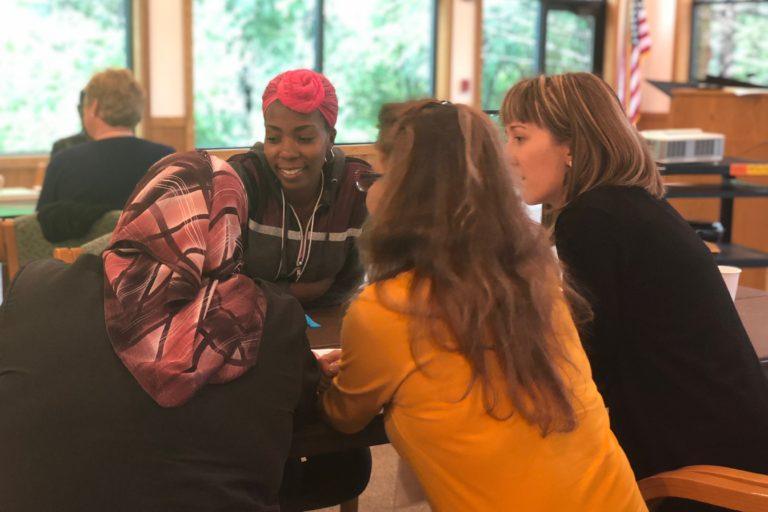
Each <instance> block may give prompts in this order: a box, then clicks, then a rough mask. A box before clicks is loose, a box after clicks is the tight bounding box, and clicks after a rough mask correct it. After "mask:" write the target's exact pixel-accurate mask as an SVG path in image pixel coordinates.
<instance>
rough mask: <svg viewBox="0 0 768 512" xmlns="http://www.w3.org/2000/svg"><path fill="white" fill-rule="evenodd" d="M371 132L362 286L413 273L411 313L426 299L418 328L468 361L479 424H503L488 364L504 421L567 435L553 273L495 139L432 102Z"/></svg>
mask: <svg viewBox="0 0 768 512" xmlns="http://www.w3.org/2000/svg"><path fill="white" fill-rule="evenodd" d="M379 123H380V128H381V131H380V134H379V139H378V142H377V148H378V150H379V152H380V155H381V158H382V162H383V165H384V166H385V167H386V168H387V170H388V171H387V175H386V180H387V181H388V186H387V187H386V188H385V189H384V190H383V191H382V196H381V198H380V201H379V203H378V207H377V210H376V214H375V215H374V216H373V217H372V218H371V219H369V221H368V224H367V226H366V229H365V230H364V234H363V236H362V237H361V239H360V246H361V249H362V255H363V258H364V262H365V264H366V268H367V271H368V276H369V279H370V281H371V282H372V283H377V282H381V281H384V280H387V279H390V278H393V277H394V276H396V275H398V274H400V273H401V272H405V271H412V272H413V280H412V284H411V298H412V301H411V302H412V303H417V302H419V303H423V302H424V301H423V300H418V299H417V297H422V296H423V295H422V292H423V291H424V290H428V298H427V301H426V302H427V304H428V305H427V306H426V307H427V311H426V312H425V313H424V314H423V315H422V316H421V318H419V320H422V319H423V320H424V321H425V322H427V323H428V324H431V325H432V326H433V329H432V330H431V332H433V333H439V332H443V333H445V332H446V331H447V333H448V335H449V339H450V341H446V344H445V346H446V348H449V349H451V350H457V351H458V352H459V353H461V354H462V355H464V356H465V357H466V358H467V360H468V361H469V363H470V365H471V368H472V372H473V381H474V380H479V381H480V382H481V383H482V384H483V386H484V391H485V393H484V399H485V408H486V410H487V411H488V413H489V414H491V415H492V416H494V417H496V418H499V419H503V418H501V416H502V415H501V414H496V412H495V411H496V406H497V405H498V404H499V403H500V399H501V398H503V396H502V395H500V394H499V393H498V392H496V390H497V389H499V388H498V382H493V379H492V378H491V374H492V369H491V368H490V367H489V366H488V364H489V362H488V360H487V355H488V354H489V353H494V354H495V355H496V360H498V362H499V365H500V368H501V371H502V374H503V376H504V381H505V382H504V386H503V389H504V390H505V391H506V393H505V394H506V395H507V396H508V398H509V400H510V403H511V405H512V406H513V408H514V410H515V411H517V412H518V413H519V414H521V416H522V417H523V418H524V419H525V420H527V421H528V422H529V423H531V424H534V425H537V426H538V427H539V428H540V430H541V432H542V433H543V434H545V435H546V434H547V433H548V432H552V431H560V432H564V431H570V430H572V429H573V428H574V427H575V425H576V415H575V412H574V408H573V406H572V404H571V398H572V397H571V393H570V391H569V389H568V388H567V386H566V385H565V383H564V382H563V380H562V378H561V371H560V367H561V365H562V364H563V363H565V362H566V357H565V350H564V345H563V344H562V342H561V340H559V339H558V337H557V335H556V333H555V330H554V326H553V316H554V311H555V308H557V307H558V303H559V302H562V294H561V292H560V289H559V285H560V277H559V267H558V263H557V261H556V259H555V257H554V255H553V253H552V251H551V250H550V247H549V241H548V238H547V235H546V234H545V233H544V231H543V230H542V229H541V228H540V226H539V225H538V224H536V223H534V222H533V221H531V220H530V219H529V217H528V215H527V213H526V211H525V209H524V207H523V205H522V203H521V201H520V199H519V197H518V194H517V191H516V190H515V188H514V185H513V180H512V177H511V174H510V172H509V169H508V167H507V164H506V160H505V159H504V156H503V153H502V149H501V142H500V140H499V135H498V130H497V128H496V127H495V126H494V125H493V123H492V122H491V121H490V120H489V119H488V117H487V116H485V115H484V114H483V113H482V112H480V111H478V110H475V109H473V108H470V107H467V106H463V105H452V104H446V103H440V102H436V101H433V100H423V101H414V102H408V103H401V104H392V105H386V106H385V107H384V108H383V109H382V111H381V113H380V116H379ZM441 338H442V339H446V338H445V336H442V337H441V336H439V335H438V336H437V339H438V342H439V340H440V339H441ZM412 349H413V347H412ZM490 351H492V352H490ZM566 364H567V363H566ZM506 417H508V415H507V416H506Z"/></svg>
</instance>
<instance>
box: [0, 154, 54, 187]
mask: <svg viewBox="0 0 768 512" xmlns="http://www.w3.org/2000/svg"><path fill="white" fill-rule="evenodd" d="M47 165H48V155H32V156H18V157H14V156H8V157H3V158H0V174H2V175H3V176H4V177H5V186H6V187H33V186H34V185H36V184H39V185H42V178H43V176H44V174H45V167H46V166H47Z"/></svg>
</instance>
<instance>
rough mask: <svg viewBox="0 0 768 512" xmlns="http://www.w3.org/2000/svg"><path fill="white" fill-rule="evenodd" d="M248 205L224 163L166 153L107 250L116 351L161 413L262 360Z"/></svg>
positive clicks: (260, 304) (260, 306)
mask: <svg viewBox="0 0 768 512" xmlns="http://www.w3.org/2000/svg"><path fill="white" fill-rule="evenodd" d="M247 205H248V201H247V199H246V195H245V190H244V188H243V185H242V181H241V180H240V178H239V177H238V175H237V174H236V172H235V171H234V170H233V169H232V167H230V166H229V164H227V163H226V162H224V161H223V160H220V159H218V158H216V157H212V156H209V155H208V154H207V153H205V152H190V153H181V154H175V155H171V156H168V157H166V158H164V159H163V160H161V161H159V162H158V163H157V164H155V165H154V166H153V167H152V169H150V170H149V172H148V173H147V175H146V177H145V178H144V179H143V180H142V182H141V183H140V184H139V185H138V186H137V187H136V190H135V191H134V192H133V195H132V196H131V198H130V199H129V200H128V203H127V205H126V207H125V210H124V211H123V214H122V215H121V217H120V220H119V221H118V223H117V227H116V229H115V231H114V233H113V235H112V240H111V241H110V245H109V248H108V249H107V251H105V252H104V254H103V260H104V272H105V281H104V312H105V317H106V324H107V332H108V333H109V337H110V340H111V342H112V346H113V348H114V349H115V352H116V353H117V355H118V356H119V357H120V359H121V360H122V361H123V364H125V366H126V367H127V368H128V370H129V371H130V372H131V373H132V374H133V376H134V377H135V378H136V380H137V381H138V382H139V384H140V385H141V387H142V388H143V389H144V390H145V391H146V392H147V393H148V394H149V395H150V396H151V397H152V398H153V399H154V400H155V401H156V402H157V403H158V404H160V405H161V406H163V407H176V406H179V405H182V404H184V403H185V402H186V401H187V400H189V399H190V398H191V397H192V396H193V395H194V394H195V393H197V391H198V390H199V389H200V388H201V387H203V386H204V385H205V384H206V383H208V382H210V383H223V382H228V381H231V380H233V379H236V378H238V377H240V376H241V375H243V374H244V373H245V372H246V371H248V369H249V368H250V367H252V366H253V365H254V364H255V362H256V355H257V352H258V348H259V342H260V341H261V335H262V329H263V326H264V317H265V313H266V298H265V296H264V294H263V293H262V291H261V289H260V288H259V287H258V286H257V285H256V283H254V282H253V280H251V279H250V278H248V277H247V276H244V275H242V274H240V269H241V267H242V263H243V246H242V239H243V227H244V225H245V223H246V222H247V220H248V206H247Z"/></svg>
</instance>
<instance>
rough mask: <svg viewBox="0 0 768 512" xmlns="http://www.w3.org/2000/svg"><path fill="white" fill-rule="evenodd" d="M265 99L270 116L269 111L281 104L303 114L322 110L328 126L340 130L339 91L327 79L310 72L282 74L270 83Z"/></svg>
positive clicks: (302, 70)
mask: <svg viewBox="0 0 768 512" xmlns="http://www.w3.org/2000/svg"><path fill="white" fill-rule="evenodd" d="M261 99H262V103H261V110H262V112H265V113H266V111H267V107H269V106H270V105H271V104H272V103H274V102H275V101H276V100H280V103H282V104H283V105H285V106H286V107H288V108H289V109H291V110H293V111H296V112H299V113H301V114H309V113H311V112H314V111H315V110H319V111H320V114H321V115H322V116H323V117H324V118H325V120H326V122H327V123H328V126H330V127H331V128H333V127H334V126H336V118H337V117H338V114H339V101H338V99H337V98H336V89H334V88H333V84H331V82H330V81H328V79H327V78H325V77H324V76H323V75H321V74H320V73H317V72H315V71H312V70H310V69H294V70H292V71H286V72H285V73H280V74H279V75H277V76H276V77H275V78H273V79H272V80H271V81H270V82H269V84H268V85H267V88H266V89H264V94H263V95H262V97H261Z"/></svg>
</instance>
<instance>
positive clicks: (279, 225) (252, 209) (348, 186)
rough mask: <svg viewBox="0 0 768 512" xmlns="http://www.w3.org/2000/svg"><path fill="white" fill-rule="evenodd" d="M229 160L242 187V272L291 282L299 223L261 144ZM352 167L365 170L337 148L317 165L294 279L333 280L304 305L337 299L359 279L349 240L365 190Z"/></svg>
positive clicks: (360, 216)
mask: <svg viewBox="0 0 768 512" xmlns="http://www.w3.org/2000/svg"><path fill="white" fill-rule="evenodd" d="M229 163H230V164H231V165H232V166H233V167H234V168H235V170H236V171H238V173H239V174H240V176H241V178H242V179H243V181H244V183H245V186H246V190H247V191H248V198H249V213H248V246H247V250H246V271H247V273H248V275H251V276H253V277H258V278H261V279H264V280H267V281H272V282H277V283H291V282H296V281H297V275H296V272H295V269H296V267H297V257H298V254H299V245H300V243H301V228H300V226H299V224H298V222H297V220H296V218H295V217H294V216H293V215H292V214H291V212H290V209H289V208H288V207H287V205H283V197H282V194H281V193H280V192H281V185H280V182H279V180H278V179H277V177H276V176H275V173H274V172H273V171H272V169H271V168H270V167H269V164H268V163H267V160H266V158H265V157H264V151H263V145H262V144H261V143H256V144H255V145H254V146H253V147H252V148H251V149H250V150H249V151H248V152H246V153H240V154H237V155H233V156H232V157H230V159H229ZM358 168H364V169H369V168H370V165H369V164H368V163H367V162H365V161H363V160H360V159H358V158H353V157H347V156H345V155H344V153H343V152H342V151H341V150H340V149H338V148H334V158H333V159H332V160H330V161H329V162H328V163H327V164H325V167H324V168H323V171H324V179H325V181H324V183H323V192H322V197H321V198H320V205H319V207H318V210H317V213H316V214H315V223H314V230H313V232H312V236H311V237H310V238H311V244H312V245H311V248H310V251H309V255H308V258H307V262H306V264H305V265H304V268H303V272H302V273H301V276H300V277H298V281H299V282H306V283H311V282H315V281H320V280H322V279H327V278H329V277H334V278H335V279H334V282H333V284H332V285H331V288H330V289H329V290H328V291H327V292H326V293H325V294H324V295H323V296H322V297H320V298H319V299H316V300H315V301H313V302H312V303H311V304H305V306H306V307H321V306H331V305H336V304H340V303H342V302H344V300H346V299H347V298H348V297H349V296H350V295H351V294H352V293H353V292H354V291H355V290H356V289H357V287H358V286H359V285H360V283H361V282H362V279H363V268H362V265H361V264H360V259H359V256H358V252H357V247H356V245H355V242H356V240H357V237H358V236H359V235H360V229H361V227H362V225H363V222H364V221H365V218H366V216H367V210H366V208H365V193H363V192H360V191H359V190H358V189H357V187H356V186H355V179H354V171H355V169H358Z"/></svg>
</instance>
